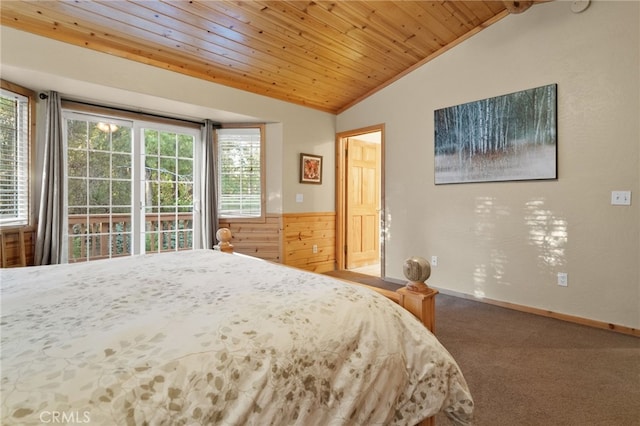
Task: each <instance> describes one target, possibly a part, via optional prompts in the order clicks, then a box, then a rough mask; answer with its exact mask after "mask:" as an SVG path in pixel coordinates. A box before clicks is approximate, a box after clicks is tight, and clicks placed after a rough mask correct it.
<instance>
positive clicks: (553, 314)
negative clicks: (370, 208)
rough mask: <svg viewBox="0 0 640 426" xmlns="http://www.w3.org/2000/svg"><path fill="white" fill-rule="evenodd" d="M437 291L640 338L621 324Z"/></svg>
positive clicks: (638, 333)
mask: <svg viewBox="0 0 640 426" xmlns="http://www.w3.org/2000/svg"><path fill="white" fill-rule="evenodd" d="M433 288H437V287H433ZM437 289H438V291H439V292H440V293H442V294H446V295H449V296H455V297H460V298H463V299H468V300H474V301H476V302H482V303H487V304H489V305H495V306H500V307H502V308H507V309H513V310H514V311H520V312H526V313H529V314H534V315H540V316H543V317H548V318H554V319H558V320H561V321H567V322H572V323H574V324H580V325H586V326H588V327H593V328H600V329H603V330H611V331H615V332H616V333H622V334H628V335H630V336H635V337H640V330H638V329H636V328H633V327H627V326H624V325H619V324H610V323H606V322H602V321H596V320H592V319H588V318H582V317H577V316H574V315H568V314H563V313H559V312H554V311H549V310H546V309H540V308H533V307H530V306H525V305H519V304H517V303H509V302H503V301H500V300H494V299H489V298H486V297H475V296H471V295H469V294H465V293H458V292H456V291H451V290H446V289H441V288H437Z"/></svg>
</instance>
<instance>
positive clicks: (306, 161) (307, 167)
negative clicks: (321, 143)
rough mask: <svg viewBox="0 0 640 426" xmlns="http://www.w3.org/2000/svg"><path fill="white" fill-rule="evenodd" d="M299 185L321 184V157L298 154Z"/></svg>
mask: <svg viewBox="0 0 640 426" xmlns="http://www.w3.org/2000/svg"><path fill="white" fill-rule="evenodd" d="M300 183H315V184H321V183H322V156H321V155H313V154H300Z"/></svg>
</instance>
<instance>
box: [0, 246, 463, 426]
mask: <svg viewBox="0 0 640 426" xmlns="http://www.w3.org/2000/svg"><path fill="white" fill-rule="evenodd" d="M0 280H1V288H2V293H1V296H2V319H1V323H0V326H1V332H2V347H1V360H0V362H1V364H0V365H1V367H2V387H1V393H2V395H1V398H2V406H1V407H0V408H1V411H2V418H1V420H2V421H1V423H2V424H3V425H11V424H20V425H23V424H27V425H29V424H41V423H67V424H74V423H76V424H77V423H90V424H96V425H100V424H105V425H128V424H132V425H133V424H136V425H142V424H151V425H165V424H166V425H177V424H185V425H209V424H220V425H266V424H273V425H294V424H299V425H305V426H307V425H341V424H345V425H346V424H348V425H352V424H366V425H376V424H378V425H391V424H402V425H411V424H415V423H417V422H419V421H420V420H421V419H423V418H425V417H428V416H431V415H433V414H435V413H437V412H439V411H441V410H445V411H446V412H447V413H448V415H449V417H450V418H452V419H453V420H454V421H455V422H456V423H459V424H467V423H469V422H470V418H471V414H472V409H473V402H472V399H471V396H470V394H469V392H468V389H467V385H466V383H465V380H464V378H463V376H462V374H461V372H460V370H459V369H458V366H457V365H456V363H455V361H454V360H453V359H452V357H451V356H450V355H449V353H448V352H447V351H446V350H445V349H444V348H443V347H442V346H441V345H440V343H439V342H438V341H437V340H436V338H435V337H434V336H433V335H432V334H431V333H430V332H428V331H427V330H426V329H425V328H424V327H423V326H422V325H421V324H420V323H419V322H418V321H417V320H415V319H414V318H413V317H412V316H411V315H410V314H409V313H407V312H406V311H404V310H403V309H401V308H400V307H398V306H397V305H395V304H394V303H393V302H391V301H389V300H387V299H385V298H384V297H382V296H380V295H378V294H376V293H374V292H372V291H370V290H367V289H364V288H360V287H357V286H350V285H347V284H345V283H342V282H340V281H337V280H334V279H332V278H329V277H326V276H322V275H317V274H312V273H307V272H304V271H300V270H296V269H293V268H288V267H283V266H281V265H276V264H272V263H269V262H264V261H259V260H256V259H252V258H248V257H242V256H235V255H229V254H225V253H220V252H215V251H213V250H196V251H187V252H179V253H167V254H154V255H143V256H133V257H127V258H119V259H112V260H100V261H94V262H90V263H83V264H74V265H58V266H44V267H30V268H16V269H4V270H0ZM56 419H57V420H58V421H55V420H56ZM62 420H66V421H62Z"/></svg>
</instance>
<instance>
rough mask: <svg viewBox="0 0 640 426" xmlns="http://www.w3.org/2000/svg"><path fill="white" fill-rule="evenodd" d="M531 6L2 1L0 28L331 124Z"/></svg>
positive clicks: (347, 0)
mask: <svg viewBox="0 0 640 426" xmlns="http://www.w3.org/2000/svg"><path fill="white" fill-rule="evenodd" d="M531 3H532V2H531V1H507V2H504V1H479V0H474V1H379V0H374V1H359V0H332V1H324V0H316V1H310V0H306V1H297V0H294V1H282V0H277V1H275V0H274V1H226V0H216V1H211V0H209V1H196V0H193V1H186V0H180V1H149V0H139V1H124V0H107V1H12V0H10V1H7V0H3V1H1V2H0V15H1V22H2V25H5V26H8V27H13V28H16V29H19V30H23V31H27V32H31V33H35V34H38V35H41V36H45V37H49V38H52V39H56V40H59V41H63V42H67V43H71V44H74V45H77V46H82V47H86V48H89V49H94V50H97V51H101V52H106V53H109V54H112V55H116V56H119V57H123V58H127V59H131V60H134V61H139V62H142V63H145V64H150V65H154V66H158V67H161V68H164V69H168V70H171V71H175V72H178V73H183V74H186V75H189V76H192V77H196V78H201V79H204V80H208V81H212V82H215V83H219V84H222V85H226V86H230V87H234V88H237V89H241V90H246V91H249V92H252V93H256V94H260V95H264V96H269V97H272V98H276V99H280V100H284V101H287V102H292V103H295V104H299V105H305V106H308V107H311V108H315V109H319V110H322V111H327V112H331V113H339V112H341V111H344V110H345V109H347V108H349V107H350V106H352V105H354V104H355V103H357V102H359V101H360V100H362V99H364V98H366V97H367V96H369V95H371V94H373V93H375V92H376V91H378V90H380V89H381V88H383V87H385V86H387V85H389V84H390V83H391V82H393V81H395V80H397V79H398V78H400V77H402V76H403V75H405V74H407V73H408V72H410V71H411V70H413V69H415V68H416V67H418V66H420V65H422V64H424V63H426V62H427V61H429V60H431V59H433V58H434V57H436V56H438V55H439V54H441V53H443V52H445V51H447V50H448V49H450V48H452V47H453V46H455V45H457V44H458V43H460V42H462V41H464V40H466V39H467V38H469V37H471V36H472V35H474V34H476V33H477V32H478V31H480V30H482V29H484V28H486V27H487V26H489V25H491V24H492V23H494V22H496V21H498V20H499V19H502V18H503V17H505V16H506V15H508V14H509V12H511V13H519V12H521V11H523V10H526V9H527V8H528V7H529V6H530V5H531Z"/></svg>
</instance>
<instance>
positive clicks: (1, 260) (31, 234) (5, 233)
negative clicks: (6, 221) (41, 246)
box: [0, 228, 36, 268]
mask: <svg viewBox="0 0 640 426" xmlns="http://www.w3.org/2000/svg"><path fill="white" fill-rule="evenodd" d="M20 230H22V235H23V237H22V238H23V239H24V256H25V262H26V266H30V265H33V256H34V254H35V243H36V231H35V229H33V228H22V229H17V228H16V229H3V230H1V231H0V247H1V250H0V267H2V268H11V267H15V266H23V265H22V253H21V250H22V247H21V241H20Z"/></svg>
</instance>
